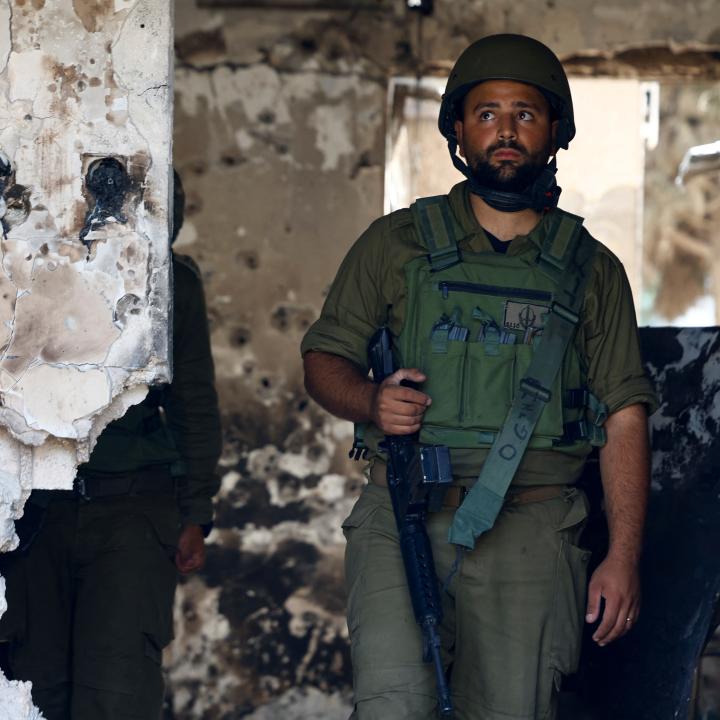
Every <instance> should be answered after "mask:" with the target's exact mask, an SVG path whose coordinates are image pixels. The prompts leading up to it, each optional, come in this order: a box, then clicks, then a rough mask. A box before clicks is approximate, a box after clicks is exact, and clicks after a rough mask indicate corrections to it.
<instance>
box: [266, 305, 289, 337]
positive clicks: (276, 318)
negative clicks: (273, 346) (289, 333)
mask: <svg viewBox="0 0 720 720" xmlns="http://www.w3.org/2000/svg"><path fill="white" fill-rule="evenodd" d="M270 324H271V325H272V326H273V327H274V328H275V329H276V330H281V331H283V330H287V329H288V324H289V322H288V310H287V308H286V307H284V306H283V305H281V306H280V307H279V308H277V309H276V310H275V311H274V312H273V314H272V315H271V316H270Z"/></svg>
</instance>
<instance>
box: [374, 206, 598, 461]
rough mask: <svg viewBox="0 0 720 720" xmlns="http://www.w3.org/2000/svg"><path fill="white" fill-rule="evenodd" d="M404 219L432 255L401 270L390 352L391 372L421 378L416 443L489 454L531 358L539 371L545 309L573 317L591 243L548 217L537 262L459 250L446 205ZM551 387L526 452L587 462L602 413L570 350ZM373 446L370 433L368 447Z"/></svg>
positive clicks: (566, 218) (563, 221)
mask: <svg viewBox="0 0 720 720" xmlns="http://www.w3.org/2000/svg"><path fill="white" fill-rule="evenodd" d="M411 212H412V217H413V223H414V226H415V231H416V234H417V236H418V238H419V240H420V241H421V243H422V245H423V246H424V247H425V248H426V249H427V251H428V252H427V254H426V255H422V256H419V257H416V258H414V259H413V260H411V261H410V262H409V263H408V264H407V265H406V266H405V277H406V284H407V292H408V300H407V308H408V309H407V316H406V318H405V322H404V325H403V329H402V331H401V333H400V335H399V337H397V338H396V339H395V347H394V351H395V354H396V366H397V367H406V368H408V367H417V368H419V369H421V370H422V372H423V373H425V375H426V376H427V380H426V381H425V382H424V383H423V385H422V388H421V389H422V391H423V392H425V393H427V394H428V395H429V396H430V397H431V398H432V404H431V405H430V407H429V408H428V409H427V410H426V412H425V415H424V418H423V425H422V429H421V431H420V442H421V443H426V444H433V445H446V446H448V447H449V448H451V449H453V448H490V447H491V446H492V445H493V443H494V442H495V439H496V438H497V436H498V433H499V432H500V430H501V428H503V425H504V423H505V421H506V419H507V418H508V413H509V411H510V408H511V405H512V403H513V400H514V398H515V396H516V395H517V393H518V391H519V388H520V385H521V383H522V381H523V379H524V378H525V377H526V375H527V372H528V369H529V368H530V365H531V361H533V358H534V362H535V367H537V365H538V363H540V364H542V361H543V354H544V353H543V334H544V332H545V329H546V323H547V320H548V317H549V314H550V312H551V308H555V309H556V310H559V311H561V310H560V309H561V308H563V307H564V308H567V307H568V306H569V305H572V304H574V305H575V306H576V307H577V311H578V314H579V308H580V307H581V305H582V299H583V296H584V287H585V280H586V279H587V277H588V275H589V273H590V266H591V262H592V257H593V255H594V251H595V246H596V241H595V240H594V239H593V238H592V237H591V236H590V235H589V234H588V233H587V232H586V231H585V230H584V229H583V228H582V218H579V217H577V216H575V215H572V214H570V213H566V212H564V211H561V210H555V211H554V212H553V217H552V220H551V225H550V227H549V229H548V232H547V234H546V238H545V242H544V244H543V247H542V248H538V253H537V256H535V257H533V255H532V254H531V253H523V254H522V255H520V256H516V255H504V254H501V253H497V252H495V251H489V252H482V253H471V252H467V251H461V250H460V249H459V248H458V242H459V240H461V239H462V238H463V237H464V236H465V234H466V233H465V232H464V231H463V230H462V228H461V227H460V226H459V225H458V223H457V221H456V220H455V217H454V215H453V213H452V211H451V209H450V205H449V203H448V201H447V197H446V196H437V197H430V198H421V199H420V200H418V201H416V202H415V203H414V204H413V205H412V206H411ZM576 295H577V296H578V297H576ZM570 312H571V311H570ZM573 336H574V330H573ZM558 364H559V363H558ZM548 390H549V397H548V398H547V401H546V402H545V405H544V409H543V411H542V413H541V415H540V418H539V420H538V422H537V424H536V425H535V428H534V430H533V432H532V436H531V437H530V439H529V443H528V447H529V448H534V449H553V450H557V451H559V452H570V453H572V454H585V453H584V452H583V450H584V451H585V452H587V451H589V449H590V446H591V445H602V444H604V441H605V434H604V429H603V428H602V423H603V422H604V420H605V417H606V415H607V408H606V407H605V406H604V405H603V404H602V403H600V402H599V401H598V400H597V399H596V398H595V397H594V396H593V395H592V393H591V392H590V391H589V389H588V388H587V386H586V378H585V372H584V368H583V361H582V358H581V357H580V355H579V354H578V352H577V350H576V348H575V345H574V343H573V342H572V341H570V342H568V343H567V348H566V350H565V352H564V355H563V357H562V360H561V367H560V368H559V371H558V372H557V373H556V376H555V379H554V381H553V384H552V387H551V388H548ZM379 439H380V438H379V437H378V433H377V429H376V428H372V430H369V431H367V432H366V438H365V442H366V444H367V445H368V446H369V447H377V442H378V440H379Z"/></svg>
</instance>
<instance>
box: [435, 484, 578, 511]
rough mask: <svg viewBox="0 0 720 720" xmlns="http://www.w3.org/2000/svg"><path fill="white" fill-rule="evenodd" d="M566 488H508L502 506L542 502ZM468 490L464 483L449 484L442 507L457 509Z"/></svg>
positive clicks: (556, 495) (564, 490)
mask: <svg viewBox="0 0 720 720" xmlns="http://www.w3.org/2000/svg"><path fill="white" fill-rule="evenodd" d="M566 490H567V485H535V486H533V487H529V488H526V489H525V490H513V489H512V488H510V490H508V494H507V496H506V497H505V502H504V503H503V507H513V506H515V505H526V504H527V503H534V502H542V501H543V500H552V499H553V498H556V497H560V496H561V495H563V494H564V493H565V492H566ZM469 491H470V489H469V488H466V487H465V486H464V485H450V486H449V487H448V488H447V490H446V491H445V496H444V497H443V504H442V506H443V507H444V508H450V509H452V510H457V508H459V507H460V505H462V501H463V500H464V499H465V496H466V495H467V494H468V492H469Z"/></svg>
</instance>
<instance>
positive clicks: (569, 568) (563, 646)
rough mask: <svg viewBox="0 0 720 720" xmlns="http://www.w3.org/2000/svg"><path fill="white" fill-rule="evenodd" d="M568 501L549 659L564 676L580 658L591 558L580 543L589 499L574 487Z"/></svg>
mask: <svg viewBox="0 0 720 720" xmlns="http://www.w3.org/2000/svg"><path fill="white" fill-rule="evenodd" d="M567 502H568V511H567V514H566V515H565V518H564V519H563V521H562V522H561V523H560V526H559V527H558V530H557V532H558V533H560V536H561V540H560V550H559V552H558V556H557V564H556V571H555V574H556V577H555V597H554V603H553V617H552V628H553V634H552V646H551V661H550V664H551V665H552V667H554V668H555V669H556V670H557V671H558V672H559V673H562V674H563V675H569V674H572V673H574V672H576V670H577V668H578V664H579V661H580V650H581V639H582V629H583V623H584V617H585V608H586V603H587V568H588V563H589V561H590V551H589V550H586V549H584V548H582V547H579V546H578V545H577V542H578V539H579V537H580V533H581V532H582V528H583V527H584V525H585V522H586V520H587V515H588V505H587V499H586V497H585V494H584V493H583V492H581V491H579V490H576V489H572V490H571V491H570V492H569V494H568V497H567Z"/></svg>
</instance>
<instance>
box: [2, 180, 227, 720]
mask: <svg viewBox="0 0 720 720" xmlns="http://www.w3.org/2000/svg"><path fill="white" fill-rule="evenodd" d="M183 206H184V195H183V193H182V186H181V185H180V181H179V177H177V175H176V179H175V213H174V234H173V239H174V238H175V237H176V236H177V233H178V232H179V230H180V227H181V225H182V218H183V215H182V212H183ZM172 263H173V277H174V290H173V298H174V303H173V381H172V383H171V384H170V385H166V386H164V387H158V388H153V389H151V390H150V392H149V394H148V396H147V398H146V399H145V400H144V401H143V402H142V403H140V404H139V405H135V406H132V407H131V408H130V409H129V410H128V411H127V413H126V414H125V415H124V417H122V418H121V419H119V420H116V421H115V422H113V423H111V424H110V425H108V427H107V428H106V429H105V430H104V431H103V433H102V434H101V436H100V438H99V439H98V442H97V445H96V447H95V449H94V450H93V452H92V455H91V457H90V461H89V462H88V463H86V464H84V465H82V466H81V467H80V468H79V469H78V473H77V478H76V480H75V485H74V489H73V490H72V491H35V492H33V493H32V495H31V498H30V501H29V503H28V506H27V511H26V514H27V515H28V516H31V517H36V518H40V519H41V522H40V523H38V525H39V527H38V528H37V529H36V533H35V535H34V537H33V538H32V540H31V541H30V540H29V539H28V540H26V541H25V543H24V544H25V545H26V546H27V545H29V546H27V547H25V549H22V550H19V551H16V552H14V553H10V554H9V555H8V556H7V557H6V558H4V559H3V568H2V574H3V576H4V577H5V578H6V580H7V598H8V608H9V609H8V611H7V614H6V615H4V616H3V618H2V619H1V620H0V638H2V639H3V640H7V641H9V642H10V645H9V665H10V670H11V673H12V676H13V677H14V678H16V679H20V680H31V681H32V683H33V690H32V695H33V700H34V702H35V703H36V704H37V705H38V707H39V708H40V709H41V711H42V712H43V715H44V717H45V718H47V720H119V719H120V718H128V720H130V719H132V720H158V719H159V718H160V715H161V707H162V698H163V679H162V672H161V653H162V649H163V647H165V645H167V644H168V643H169V642H170V640H171V639H172V635H173V626H172V613H173V597H174V593H175V585H176V581H177V571H178V570H179V571H180V572H182V573H187V572H191V571H193V570H197V569H199V568H200V567H202V565H203V563H204V560H205V544H204V543H205V540H204V538H205V533H206V532H207V531H208V530H209V528H210V526H211V523H212V515H213V511H212V496H213V495H214V494H215V492H216V491H217V488H218V478H217V475H216V464H217V460H218V457H219V454H220V448H221V435H220V421H219V412H218V404H217V395H216V393H215V388H214V376H213V362H212V357H211V354H210V341H209V332H208V325H207V317H206V312H205V300H204V295H203V288H202V281H201V278H200V273H199V270H198V268H197V266H196V265H195V264H194V263H193V261H192V260H191V259H190V258H187V257H183V256H180V255H173V258H172Z"/></svg>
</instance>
